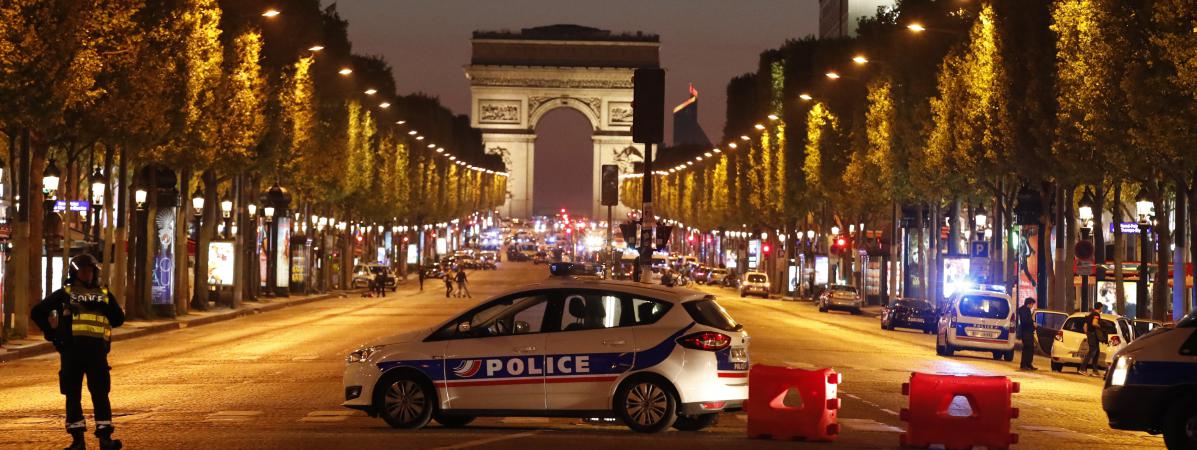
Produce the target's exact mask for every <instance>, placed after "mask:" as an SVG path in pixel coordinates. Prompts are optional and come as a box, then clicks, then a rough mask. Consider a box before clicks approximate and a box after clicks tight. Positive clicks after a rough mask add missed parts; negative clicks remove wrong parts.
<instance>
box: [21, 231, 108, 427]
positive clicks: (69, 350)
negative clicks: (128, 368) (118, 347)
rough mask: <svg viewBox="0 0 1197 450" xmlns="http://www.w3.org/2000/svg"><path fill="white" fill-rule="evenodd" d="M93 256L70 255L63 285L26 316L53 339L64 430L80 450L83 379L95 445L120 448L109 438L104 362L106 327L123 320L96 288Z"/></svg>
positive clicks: (96, 267)
mask: <svg viewBox="0 0 1197 450" xmlns="http://www.w3.org/2000/svg"><path fill="white" fill-rule="evenodd" d="M99 280H100V266H99V263H98V262H97V261H96V258H95V257H93V256H91V255H89V254H86V253H84V254H82V255H79V256H76V257H74V258H71V262H70V267H69V269H68V273H67V282H66V285H65V286H63V287H62V289H59V290H57V291H54V292H53V293H51V294H50V295H49V296H48V297H46V298H45V299H43V300H42V301H41V302H39V303H38V304H37V306H34V308H33V311H31V312H30V315H29V316H30V319H31V320H33V322H34V323H36V324H37V326H38V327H39V328H41V329H42V332H43V333H45V338H46V340H48V341H51V342H53V343H54V349H55V350H57V351H58V356H59V358H60V360H61V368H60V370H59V372H58V386H59V390H60V392H62V395H64V396H66V431H67V433H69V434H70V435H71V445H70V446H69V447H67V448H66V450H83V449H85V448H87V447H86V445H85V444H84V439H83V434H84V433H85V432H86V431H87V421H86V419H84V417H83V403H82V402H83V378H84V377H85V376H86V377H87V390H88V392H91V403H92V407H93V408H94V410H95V422H96V437H97V438H99V439H100V449H101V450H116V449H119V448H121V441H120V440H114V439H112V432H113V427H112V404H111V403H109V401H108V392H109V390H110V389H111V387H112V379H111V374H110V373H109V371H110V370H111V367H109V366H108V351H109V350H110V349H111V341H112V329H113V328H115V327H119V326H121V324H123V323H125V312H124V311H123V310H121V306H120V304H118V303H117V302H116V297H115V296H113V295H112V294H111V293H110V292H108V289H106V288H101V287H100V281H99Z"/></svg>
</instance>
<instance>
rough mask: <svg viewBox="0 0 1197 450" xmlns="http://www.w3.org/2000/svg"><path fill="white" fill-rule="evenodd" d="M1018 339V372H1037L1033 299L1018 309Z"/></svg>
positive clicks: (1024, 302)
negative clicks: (1019, 357) (1019, 347)
mask: <svg viewBox="0 0 1197 450" xmlns="http://www.w3.org/2000/svg"><path fill="white" fill-rule="evenodd" d="M1018 339H1019V340H1021V341H1022V359H1021V360H1020V361H1019V363H1018V368H1019V370H1039V369H1038V368H1037V367H1035V364H1034V363H1035V299H1033V298H1028V299H1026V300H1025V301H1023V303H1022V306H1021V307H1019V308H1018Z"/></svg>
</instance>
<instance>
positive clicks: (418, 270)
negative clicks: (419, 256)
mask: <svg viewBox="0 0 1197 450" xmlns="http://www.w3.org/2000/svg"><path fill="white" fill-rule="evenodd" d="M416 271H417V272H419V273H420V292H424V268H423V267H421V266H416Z"/></svg>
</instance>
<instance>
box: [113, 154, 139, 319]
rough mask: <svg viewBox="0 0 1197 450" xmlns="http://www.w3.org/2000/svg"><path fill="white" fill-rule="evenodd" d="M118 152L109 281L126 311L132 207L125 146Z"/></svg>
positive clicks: (118, 301) (114, 185) (127, 157)
mask: <svg viewBox="0 0 1197 450" xmlns="http://www.w3.org/2000/svg"><path fill="white" fill-rule="evenodd" d="M118 151H119V152H120V160H119V163H118V165H117V173H116V177H115V178H113V180H115V182H114V183H113V187H114V188H115V189H116V202H115V204H113V205H112V208H113V219H114V220H113V225H115V226H114V228H113V229H112V244H113V246H114V247H115V248H116V251H114V252H113V253H115V255H114V256H115V259H113V264H112V266H113V267H112V278H111V280H112V281H110V283H111V286H112V288H113V291H112V292H113V294H114V295H115V296H116V301H117V303H120V304H121V306H123V307H124V308H125V310H126V311H128V310H129V309H130V308H129V299H128V295H127V293H128V292H129V287H130V285H129V279H128V276H127V275H128V273H129V270H128V269H129V250H128V244H129V236H128V231H129V226H128V224H129V216H130V214H133V208H130V207H129V187H130V185H131V184H132V183H130V178H129V161H128V160H129V156H128V154H127V153H126V152H125V146H121V147H119V148H118Z"/></svg>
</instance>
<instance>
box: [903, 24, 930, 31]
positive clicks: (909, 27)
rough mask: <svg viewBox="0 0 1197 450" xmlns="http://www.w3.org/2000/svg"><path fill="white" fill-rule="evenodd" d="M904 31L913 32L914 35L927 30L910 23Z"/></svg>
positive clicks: (920, 25)
mask: <svg viewBox="0 0 1197 450" xmlns="http://www.w3.org/2000/svg"><path fill="white" fill-rule="evenodd" d="M906 29H907V30H910V31H913V32H915V33H922V32H924V31H927V28H926V27H924V26H923V24H921V23H918V22H914V23H911V24H910V25H906Z"/></svg>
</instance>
